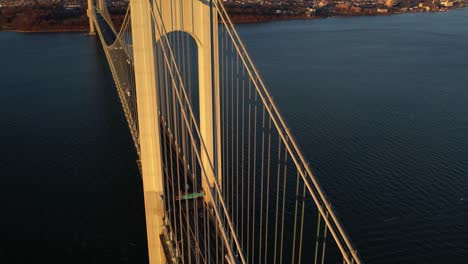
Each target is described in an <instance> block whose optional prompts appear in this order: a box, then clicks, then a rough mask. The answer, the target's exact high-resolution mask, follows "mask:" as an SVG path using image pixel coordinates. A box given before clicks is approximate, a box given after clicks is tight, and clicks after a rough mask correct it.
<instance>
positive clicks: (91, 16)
mask: <svg viewBox="0 0 468 264" xmlns="http://www.w3.org/2000/svg"><path fill="white" fill-rule="evenodd" d="M88 17H89V34H90V35H96V29H95V28H94V3H93V0H88Z"/></svg>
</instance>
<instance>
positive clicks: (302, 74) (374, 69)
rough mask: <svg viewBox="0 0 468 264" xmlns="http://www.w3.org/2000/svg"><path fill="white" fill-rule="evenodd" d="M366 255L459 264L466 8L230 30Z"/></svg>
mask: <svg viewBox="0 0 468 264" xmlns="http://www.w3.org/2000/svg"><path fill="white" fill-rule="evenodd" d="M239 31H240V33H241V37H242V38H243V39H244V41H245V43H246V45H247V47H248V49H249V51H250V53H251V54H252V57H253V58H254V61H255V62H256V64H257V66H258V68H259V69H260V71H261V73H262V74H263V77H264V79H265V80H266V82H267V83H268V86H269V88H270V90H271V92H272V94H273V96H274V98H275V100H276V101H277V103H278V104H279V106H280V109H281V110H282V112H283V114H284V115H286V120H287V121H288V124H289V125H290V126H291V128H292V130H293V133H294V135H295V137H296V138H297V139H298V141H299V143H300V145H301V147H302V149H303V151H304V152H305V154H306V156H307V157H308V159H309V160H310V162H311V164H312V166H313V167H314V171H315V172H316V175H317V177H318V178H319V179H320V182H321V183H322V185H323V187H324V189H325V191H326V192H327V194H328V195H329V196H330V199H331V202H332V204H334V206H335V207H336V208H337V211H338V213H339V214H340V215H341V218H342V220H343V222H344V225H345V227H346V228H347V230H348V232H349V234H350V236H351V238H352V239H353V240H354V242H355V244H356V246H357V248H358V249H359V252H360V254H361V256H362V257H363V259H364V260H365V261H366V262H369V263H468V10H467V9H465V10H454V11H451V12H447V13H431V14H405V15H397V16H386V17H362V18H331V19H326V20H318V21H286V22H273V23H265V24H257V25H242V26H240V27H239Z"/></svg>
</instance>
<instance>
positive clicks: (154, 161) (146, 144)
mask: <svg viewBox="0 0 468 264" xmlns="http://www.w3.org/2000/svg"><path fill="white" fill-rule="evenodd" d="M130 5H131V10H132V11H131V23H132V24H131V25H132V38H133V54H134V63H135V81H136V96H137V108H138V124H139V132H140V148H141V155H140V158H141V166H142V177H143V190H144V199H145V213H146V229H147V238H148V254H149V263H150V264H164V263H166V258H165V255H164V251H163V247H162V245H161V239H160V235H161V234H162V233H163V224H164V223H163V217H164V201H163V195H164V186H163V182H164V180H163V168H162V159H161V142H160V140H161V139H160V135H161V134H160V125H159V114H158V109H159V106H158V98H157V96H158V95H157V92H156V71H155V59H154V50H153V47H154V33H153V30H152V20H151V13H150V8H151V6H150V1H148V0H132V1H130Z"/></svg>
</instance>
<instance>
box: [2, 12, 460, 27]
mask: <svg viewBox="0 0 468 264" xmlns="http://www.w3.org/2000/svg"><path fill="white" fill-rule="evenodd" d="M465 7H466V5H462V6H457V7H453V8H448V9H444V10H435V11H425V12H450V11H451V10H452V9H460V8H465ZM8 11H10V10H6V12H5V9H3V10H2V9H0V31H14V32H21V33H63V32H88V30H89V20H88V18H87V17H86V15H83V14H82V12H80V13H79V14H71V15H70V14H65V15H61V16H59V17H57V18H52V19H51V18H50V17H51V16H50V14H49V13H48V10H44V8H38V9H35V8H32V9H25V10H21V9H16V10H13V11H10V12H8ZM5 13H6V14H7V16H5ZM56 13H57V12H56ZM407 13H422V11H407V12H387V13H370V14H360V13H346V12H344V13H336V14H333V15H327V16H324V15H321V16H313V15H305V14H285V15H282V14H273V15H272V14H243V13H230V18H231V21H232V22H233V23H235V24H247V23H264V22H272V21H284V20H312V19H321V18H329V17H362V16H390V15H397V14H407ZM2 15H3V18H4V19H3V20H2ZM8 15H9V16H8ZM5 17H6V18H7V19H5ZM123 18H124V15H123V14H122V13H121V14H114V15H112V20H113V21H114V24H115V25H116V28H119V27H120V25H121V24H122V22H123Z"/></svg>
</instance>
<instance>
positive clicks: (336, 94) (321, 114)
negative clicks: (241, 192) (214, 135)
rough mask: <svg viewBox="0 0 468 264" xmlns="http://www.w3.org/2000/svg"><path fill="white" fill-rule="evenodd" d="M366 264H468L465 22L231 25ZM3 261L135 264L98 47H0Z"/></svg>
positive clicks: (137, 230) (140, 245) (126, 170)
mask: <svg viewBox="0 0 468 264" xmlns="http://www.w3.org/2000/svg"><path fill="white" fill-rule="evenodd" d="M238 30H239V31H240V34H241V37H242V38H243V40H244V41H245V43H246V45H247V48H248V50H249V51H250V53H251V54H252V57H253V59H254V61H255V62H256V64H257V66H258V68H259V70H260V72H261V73H262V75H263V77H264V79H265V81H266V82H267V84H268V86H269V88H270V90H271V92H272V94H273V96H274V98H275V100H276V101H277V103H278V104H279V106H280V109H281V110H282V112H283V114H284V115H285V116H286V120H287V121H288V124H289V125H290V126H291V128H292V130H293V133H294V134H295V136H296V138H297V139H298V141H299V143H300V145H301V147H302V149H303V151H304V152H305V154H306V156H307V157H308V159H309V160H310V163H311V165H312V167H313V170H314V171H315V172H316V175H317V177H318V178H319V179H320V182H321V183H322V185H323V187H324V189H325V190H326V192H327V194H328V195H329V196H330V200H331V201H332V204H333V205H334V206H335V207H336V209H337V211H338V213H339V215H340V216H341V219H342V221H343V223H344V225H345V227H346V229H347V230H348V233H349V234H350V236H351V238H352V239H353V240H354V242H355V244H356V246H357V248H358V249H359V253H360V254H361V256H362V258H363V259H364V260H365V262H367V263H468V246H467V245H468V9H464V10H453V11H450V12H446V13H427V14H405V15H397V16H385V17H362V18H331V19H323V20H307V21H284V22H271V23H261V24H250V25H240V26H238ZM0 55H1V56H0V78H1V85H0V87H1V93H2V94H1V96H0V113H1V115H2V119H1V120H2V122H1V123H0V131H1V132H0V135H1V137H0V146H1V148H0V198H1V200H0V201H1V203H0V210H1V211H0V263H30V262H31V261H32V260H34V261H38V262H39V261H40V260H44V261H48V262H49V263H145V262H146V261H147V257H146V238H145V224H144V209H143V200H142V194H141V191H140V190H141V181H140V179H139V178H138V176H137V168H136V162H135V160H136V155H135V151H134V149H133V147H132V142H131V138H130V134H129V132H128V129H127V128H126V123H125V119H124V116H123V113H122V111H121V109H120V105H119V102H118V97H117V95H116V93H115V91H114V90H113V89H114V88H113V86H112V79H111V76H110V74H109V71H108V68H107V66H106V62H105V58H104V57H103V54H102V51H101V49H100V47H99V43H98V42H97V41H96V40H95V39H93V38H90V37H87V36H85V35H81V34H18V33H6V32H3V33H0Z"/></svg>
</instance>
